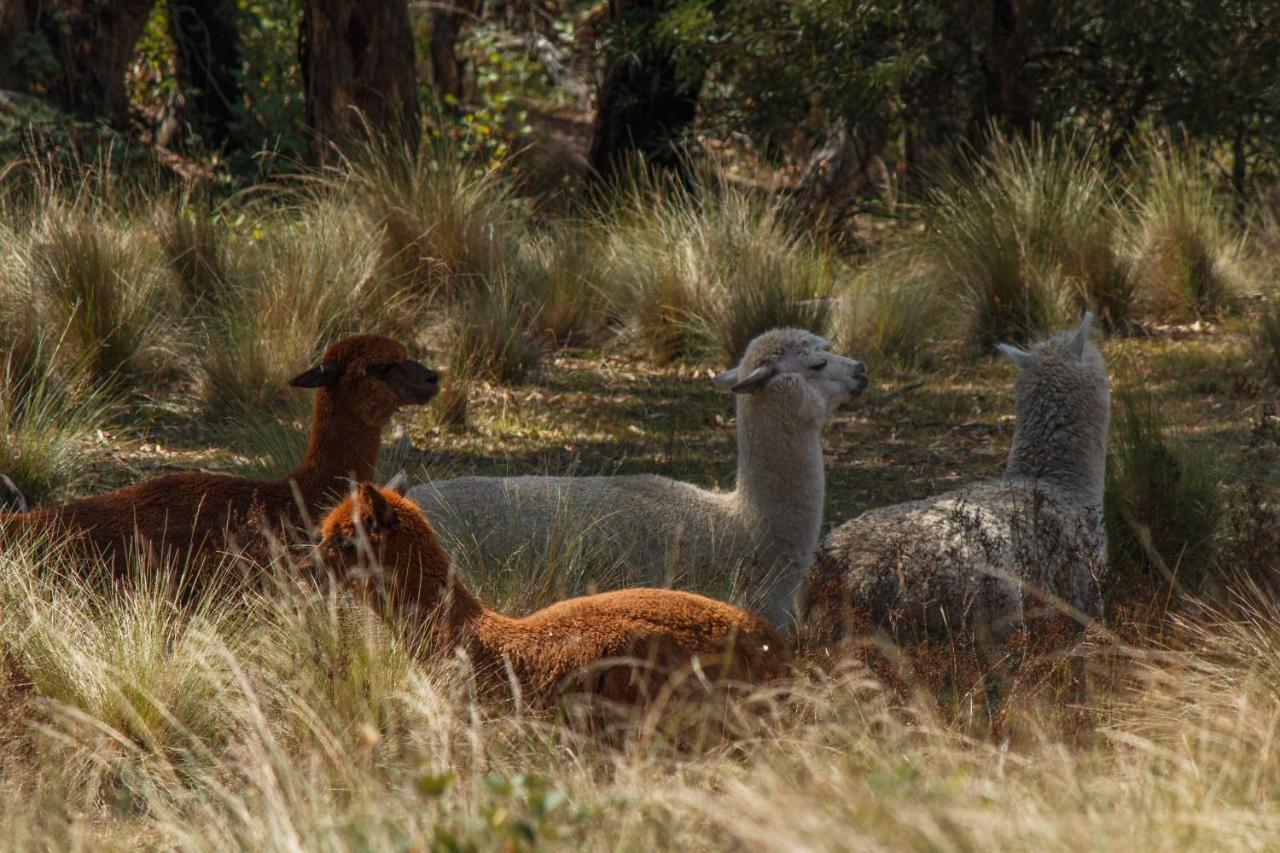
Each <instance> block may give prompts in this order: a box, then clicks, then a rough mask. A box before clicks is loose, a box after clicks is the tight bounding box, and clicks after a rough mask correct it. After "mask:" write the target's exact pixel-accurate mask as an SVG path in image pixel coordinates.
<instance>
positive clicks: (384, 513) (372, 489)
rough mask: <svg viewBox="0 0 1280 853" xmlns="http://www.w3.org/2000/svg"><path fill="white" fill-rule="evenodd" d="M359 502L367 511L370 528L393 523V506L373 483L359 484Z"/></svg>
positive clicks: (388, 525)
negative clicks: (370, 522)
mask: <svg viewBox="0 0 1280 853" xmlns="http://www.w3.org/2000/svg"><path fill="white" fill-rule="evenodd" d="M360 503H361V505H362V506H363V507H365V508H366V509H367V510H368V511H369V516H370V519H371V521H372V524H370V525H369V526H370V528H371V530H380V529H382V528H384V527H391V526H393V525H394V524H395V515H396V512H395V508H394V507H392V506H391V502H390V501H388V500H387V498H386V496H385V495H384V494H382V492H381V491H380V490H379V489H378V487H377V486H375V485H374V484H373V483H361V484H360Z"/></svg>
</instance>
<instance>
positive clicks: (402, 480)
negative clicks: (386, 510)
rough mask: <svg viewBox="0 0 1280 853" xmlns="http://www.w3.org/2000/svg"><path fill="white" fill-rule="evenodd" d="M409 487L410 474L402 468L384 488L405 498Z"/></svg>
mask: <svg viewBox="0 0 1280 853" xmlns="http://www.w3.org/2000/svg"><path fill="white" fill-rule="evenodd" d="M408 486H409V472H408V471H406V470H404V469H403V468H401V469H400V470H399V471H397V472H396V473H395V476H394V477H392V478H391V479H390V480H387V484H386V485H385V486H383V488H384V489H390V490H391V491H393V492H395V493H396V494H397V495H399V496H400V497H404V493H405V492H406V491H407V490H408Z"/></svg>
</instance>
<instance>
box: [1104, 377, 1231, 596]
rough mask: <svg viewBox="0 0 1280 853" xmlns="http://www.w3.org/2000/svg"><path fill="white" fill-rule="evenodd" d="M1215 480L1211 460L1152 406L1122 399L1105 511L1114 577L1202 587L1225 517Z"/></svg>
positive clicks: (1114, 431) (1112, 440)
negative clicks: (1148, 577) (1136, 573)
mask: <svg viewBox="0 0 1280 853" xmlns="http://www.w3.org/2000/svg"><path fill="white" fill-rule="evenodd" d="M1218 479H1219V477H1218V471H1217V469H1216V467H1215V466H1214V464H1213V461H1212V459H1211V457H1209V456H1208V455H1207V454H1206V453H1202V452H1199V451H1196V450H1194V449H1192V448H1190V447H1188V446H1187V445H1186V444H1185V443H1183V442H1181V441H1179V440H1178V439H1176V438H1174V437H1171V436H1170V435H1169V434H1168V433H1167V431H1166V429H1165V427H1164V425H1163V422H1162V420H1161V418H1160V415H1159V414H1158V411H1157V408H1156V405H1155V403H1154V401H1153V400H1151V399H1149V398H1141V397H1126V398H1123V399H1122V401H1121V407H1120V417H1119V418H1118V419H1116V421H1115V422H1114V424H1113V426H1112V430H1111V438H1110V453H1109V459H1108V464H1107V487H1106V507H1105V509H1106V521H1107V534H1108V538H1109V546H1110V551H1111V560H1112V564H1113V566H1114V567H1116V568H1117V569H1119V572H1118V574H1120V575H1121V576H1123V572H1124V569H1125V568H1130V569H1132V568H1138V569H1146V570H1147V571H1148V572H1150V573H1151V574H1152V576H1153V577H1154V578H1155V579H1156V580H1157V582H1160V581H1161V580H1163V582H1164V583H1173V582H1174V581H1175V580H1176V583H1177V585H1178V586H1180V587H1182V588H1184V589H1187V590H1190V591H1192V592H1198V591H1200V590H1201V589H1203V587H1204V585H1205V583H1206V581H1207V580H1208V579H1209V577H1210V574H1211V572H1212V561H1213V556H1214V545H1215V538H1216V535H1217V533H1218V528H1219V526H1220V522H1221V521H1222V516H1223V509H1222V501H1221V498H1220V497H1219V495H1218ZM1115 586H1116V588H1122V587H1126V586H1129V587H1130V589H1129V590H1127V591H1131V586H1132V585H1128V584H1123V583H1117V584H1115Z"/></svg>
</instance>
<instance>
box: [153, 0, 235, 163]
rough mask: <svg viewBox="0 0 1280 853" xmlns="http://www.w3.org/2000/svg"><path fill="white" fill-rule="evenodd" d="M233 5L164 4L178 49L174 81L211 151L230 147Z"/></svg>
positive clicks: (228, 1) (217, 0) (226, 1)
mask: <svg viewBox="0 0 1280 853" xmlns="http://www.w3.org/2000/svg"><path fill="white" fill-rule="evenodd" d="M235 11H236V9H235V3H234V2H233V0H169V26H170V28H171V31H172V34H173V43H174V45H175V47H176V48H177V60H178V77H179V79H180V80H181V81H182V83H183V87H184V88H185V89H187V90H189V91H190V92H191V99H192V106H193V107H194V112H195V119H196V120H195V121H194V122H193V123H194V124H196V125H197V126H198V127H199V128H200V129H201V132H202V133H203V134H204V136H205V138H206V140H207V141H208V142H209V144H210V145H211V146H213V147H214V148H222V149H225V148H229V147H231V146H232V144H233V140H232V125H233V124H234V122H235V112H234V105H235V104H236V102H237V101H239V100H240V85H239V83H238V82H237V81H236V75H235V70H236V67H237V65H239V62H240V33H239V31H238V30H237V29H236V22H235Z"/></svg>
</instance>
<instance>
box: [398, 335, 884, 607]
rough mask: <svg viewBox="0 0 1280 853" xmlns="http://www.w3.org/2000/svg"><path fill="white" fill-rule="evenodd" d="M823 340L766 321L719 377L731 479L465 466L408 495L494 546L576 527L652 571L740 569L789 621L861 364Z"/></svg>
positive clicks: (550, 538)
mask: <svg viewBox="0 0 1280 853" xmlns="http://www.w3.org/2000/svg"><path fill="white" fill-rule="evenodd" d="M828 346H829V343H828V342H827V341H826V340H824V339H823V338H820V337H818V336H817V335H814V334H812V333H810V332H806V331H804V330H801V329H774V330H771V331H768V332H765V333H764V334H762V335H759V336H758V337H756V338H755V339H754V340H753V341H752V342H751V343H750V345H749V346H748V347H747V349H746V351H745V353H744V354H743V357H742V360H741V362H740V363H739V365H738V366H737V367H735V368H733V369H731V370H728V371H725V372H724V373H722V374H720V375H719V376H717V377H716V380H715V381H716V384H717V385H719V386H720V387H723V388H725V389H728V390H732V391H734V392H735V395H736V397H737V439H738V476H737V483H736V487H735V489H734V490H733V491H731V492H713V491H709V490H706V489H702V488H699V487H697V486H695V485H692V484H690V483H684V482H680V481H678V480H672V479H669V478H667V477H661V476H657V475H636V476H618V477H509V478H501V477H463V478H460V479H455V480H445V481H435V482H428V483H425V484H423V485H420V486H417V487H415V488H413V489H411V490H410V492H409V497H410V498H411V499H412V500H414V501H415V502H417V503H418V505H419V506H421V507H422V509H423V511H424V512H425V513H426V514H427V516H428V517H429V518H430V519H431V521H432V523H433V524H435V525H436V527H437V528H438V529H439V530H440V531H441V533H442V535H443V536H444V538H445V541H446V542H449V543H457V544H458V545H459V546H461V547H478V548H479V549H480V551H481V553H483V554H484V555H485V556H486V557H487V558H488V559H490V560H499V561H500V560H504V559H506V558H508V557H509V556H510V555H512V554H516V553H519V552H522V551H523V552H528V551H530V550H533V551H535V552H537V553H543V552H546V551H547V550H549V549H550V548H551V547H553V542H554V541H557V540H558V541H563V540H565V539H567V538H574V537H577V538H579V541H580V543H581V545H580V547H582V548H583V549H584V551H585V552H586V553H588V554H592V555H600V554H604V555H608V556H609V557H610V558H613V559H617V560H619V561H620V562H623V563H625V564H627V565H630V566H636V567H641V568H642V569H646V570H648V571H649V572H651V573H652V574H651V575H650V576H651V577H655V578H661V577H664V576H668V575H675V574H678V573H679V572H681V571H684V570H689V569H694V570H699V571H702V570H710V571H711V572H712V573H713V574H718V575H719V576H721V577H732V576H733V575H734V574H735V573H736V572H737V571H739V570H741V571H743V572H744V573H745V575H746V580H747V582H748V584H749V587H750V590H749V591H750V592H752V593H753V594H754V596H755V597H754V598H753V599H752V600H753V601H758V602H759V603H760V606H761V610H762V613H763V614H764V615H765V617H766V618H767V619H769V620H770V622H772V623H773V624H774V626H775V627H778V628H780V629H787V628H789V627H790V625H791V622H792V619H793V612H794V604H795V598H796V595H797V592H798V590H799V587H800V586H801V584H802V583H803V582H804V578H805V575H806V573H807V572H808V570H809V566H810V564H811V563H812V560H813V554H814V551H815V550H816V549H817V546H818V537H819V533H820V528H821V524H822V513H823V501H824V470H823V459H822V429H823V427H824V425H825V424H826V422H827V421H828V419H829V418H830V416H831V414H832V413H833V412H834V410H835V409H836V408H837V407H838V406H840V405H841V404H843V403H845V402H847V401H848V400H850V399H852V398H853V397H855V396H857V395H858V394H859V393H861V392H862V390H863V389H865V388H866V385H867V378H866V368H865V367H864V366H863V365H862V364H861V363H860V362H857V361H854V360H853V359H850V358H845V357H843V356H839V355H835V354H833V353H831V352H829V351H828Z"/></svg>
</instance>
